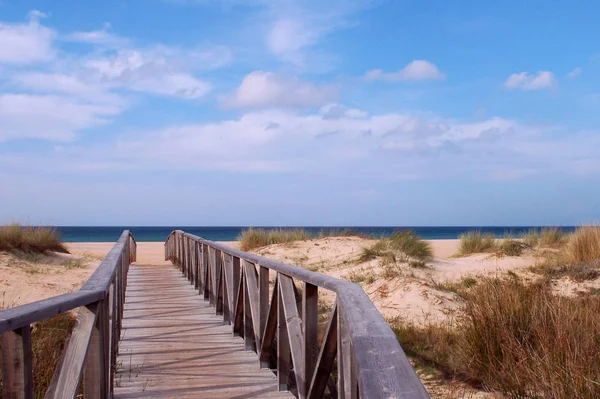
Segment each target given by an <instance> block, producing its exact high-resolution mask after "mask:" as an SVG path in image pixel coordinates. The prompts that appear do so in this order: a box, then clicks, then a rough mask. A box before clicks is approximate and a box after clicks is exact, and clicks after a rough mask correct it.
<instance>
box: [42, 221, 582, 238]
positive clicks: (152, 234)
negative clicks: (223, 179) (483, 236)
mask: <svg viewBox="0 0 600 399" xmlns="http://www.w3.org/2000/svg"><path fill="white" fill-rule="evenodd" d="M51 227H53V228H56V229H57V230H58V232H59V234H60V236H61V238H62V240H63V241H65V242H113V241H116V240H117V239H118V238H119V236H120V234H121V233H122V231H123V230H130V231H131V232H132V233H133V235H134V237H135V238H136V240H137V241H138V242H157V241H165V240H166V239H167V237H168V236H169V234H170V233H171V232H172V231H173V230H185V231H186V232H188V233H191V234H194V235H197V236H200V237H203V238H206V239H208V240H211V241H236V240H237V239H238V237H239V235H240V234H241V233H242V231H243V230H245V229H248V228H250V227H252V228H266V229H277V228H284V229H285V228H301V229H305V230H307V231H308V233H309V234H311V235H313V236H318V235H319V233H321V232H322V231H324V230H325V231H327V230H351V231H353V232H356V233H357V234H361V235H370V236H373V237H383V236H389V235H391V234H392V233H393V232H395V231H398V230H406V229H410V230H412V231H414V232H415V234H417V235H418V236H419V237H420V238H422V239H425V240H435V239H438V240H440V239H457V238H459V237H460V235H461V234H464V233H466V232H469V231H481V232H482V233H487V234H493V235H494V236H496V237H503V236H506V235H508V234H510V235H519V234H522V233H524V232H526V231H528V230H530V229H538V230H539V229H542V228H545V227H557V228H559V229H560V230H562V231H564V232H566V233H568V232H571V231H573V230H575V228H576V226H560V225H559V226H557V225H538V226H535V225H530V226H529V225H528V226H508V225H507V226H476V225H469V226H334V225H331V226H288V225H280V226H183V225H174V226H131V225H130V226H128V225H121V226H93V225H91V226H56V225H55V226H51Z"/></svg>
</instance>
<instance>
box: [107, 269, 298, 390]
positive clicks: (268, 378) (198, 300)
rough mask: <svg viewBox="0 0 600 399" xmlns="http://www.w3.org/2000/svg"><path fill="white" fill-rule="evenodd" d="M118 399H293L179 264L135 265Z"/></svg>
mask: <svg viewBox="0 0 600 399" xmlns="http://www.w3.org/2000/svg"><path fill="white" fill-rule="evenodd" d="M127 280H128V285H127V291H126V298H125V308H124V314H123V326H122V332H121V341H120V344H119V355H118V359H117V368H118V370H117V374H116V376H115V382H114V394H115V396H114V397H115V398H199V397H202V398H288V397H293V396H292V395H291V394H290V393H288V392H278V391H277V378H276V376H275V375H274V374H273V372H271V371H269V370H261V369H260V367H259V362H258V357H257V355H256V354H255V353H254V352H246V351H245V350H244V341H243V339H242V338H238V337H233V334H232V332H231V326H229V325H225V324H224V323H223V318H222V316H215V308H214V307H210V306H209V304H208V302H206V301H204V300H203V297H202V296H201V295H198V291H197V290H195V289H194V286H193V285H190V283H189V282H188V280H187V279H186V278H185V277H183V276H182V274H181V272H180V271H179V270H177V269H176V268H175V267H174V266H173V265H163V266H141V265H131V267H130V269H129V274H128V278H127Z"/></svg>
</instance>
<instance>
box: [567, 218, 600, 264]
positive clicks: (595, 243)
mask: <svg viewBox="0 0 600 399" xmlns="http://www.w3.org/2000/svg"><path fill="white" fill-rule="evenodd" d="M566 252H567V255H568V256H569V258H570V260H571V262H573V263H587V264H590V263H592V262H596V261H598V260H600V227H599V226H582V227H578V228H577V229H576V230H575V232H573V234H572V235H571V237H570V239H569V242H568V244H567V247H566Z"/></svg>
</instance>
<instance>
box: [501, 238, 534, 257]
mask: <svg viewBox="0 0 600 399" xmlns="http://www.w3.org/2000/svg"><path fill="white" fill-rule="evenodd" d="M499 246H500V249H501V250H502V254H504V255H508V256H520V255H521V254H522V253H523V251H524V250H525V249H526V248H527V247H528V245H527V244H525V243H524V242H522V241H519V240H515V239H513V238H512V237H507V238H505V239H504V240H502V243H501V244H500V245H499Z"/></svg>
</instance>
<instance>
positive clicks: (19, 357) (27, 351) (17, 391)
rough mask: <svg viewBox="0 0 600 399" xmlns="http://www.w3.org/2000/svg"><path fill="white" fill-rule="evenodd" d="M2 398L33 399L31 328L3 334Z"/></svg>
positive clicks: (26, 327) (27, 327) (22, 328)
mask: <svg viewBox="0 0 600 399" xmlns="http://www.w3.org/2000/svg"><path fill="white" fill-rule="evenodd" d="M2 397H3V398H5V399H9V398H10V399H33V374H32V363H31V330H30V328H29V326H24V327H21V328H18V329H17V330H16V331H7V332H5V333H4V334H2Z"/></svg>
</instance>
